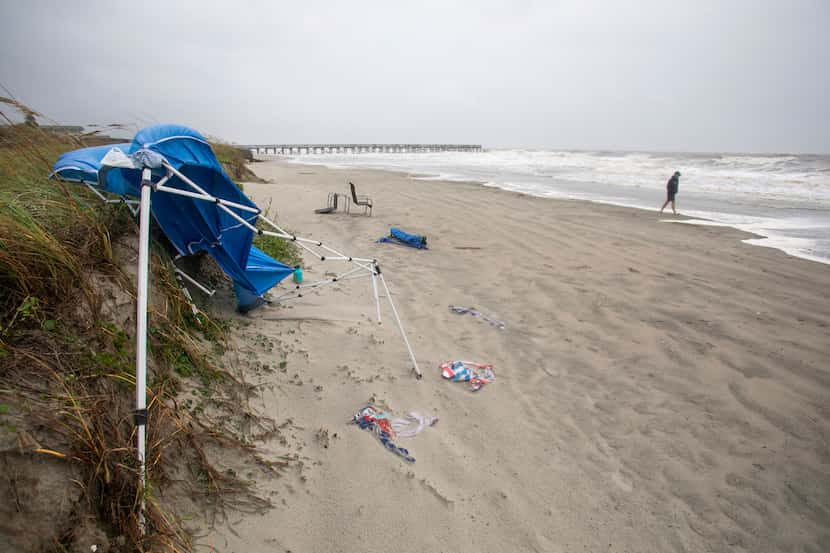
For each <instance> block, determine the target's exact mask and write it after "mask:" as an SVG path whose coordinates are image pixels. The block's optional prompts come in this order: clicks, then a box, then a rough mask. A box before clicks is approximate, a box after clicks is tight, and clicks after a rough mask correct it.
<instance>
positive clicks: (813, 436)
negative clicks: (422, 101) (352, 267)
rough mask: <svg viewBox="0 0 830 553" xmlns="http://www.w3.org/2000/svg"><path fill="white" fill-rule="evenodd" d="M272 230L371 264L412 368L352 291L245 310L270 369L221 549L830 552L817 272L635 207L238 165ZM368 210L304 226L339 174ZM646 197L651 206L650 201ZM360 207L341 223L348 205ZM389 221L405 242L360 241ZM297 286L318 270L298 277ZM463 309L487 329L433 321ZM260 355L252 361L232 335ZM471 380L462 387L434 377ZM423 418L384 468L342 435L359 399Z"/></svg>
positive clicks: (829, 419) (373, 452)
mask: <svg viewBox="0 0 830 553" xmlns="http://www.w3.org/2000/svg"><path fill="white" fill-rule="evenodd" d="M255 170H256V171H257V173H258V174H259V175H260V176H262V177H264V178H268V179H272V180H273V181H274V183H273V184H248V185H246V191H247V192H249V193H251V194H252V195H253V196H254V197H255V198H256V200H257V201H258V203H260V205H262V204H263V203H265V204H267V203H268V202H267V200H268V199H269V198H271V199H273V207H274V208H275V209H276V212H277V216H278V220H279V222H280V223H281V224H283V225H284V226H286V227H287V228H290V229H293V230H295V231H296V232H298V233H300V234H303V235H306V236H311V237H314V238H319V239H322V240H324V241H327V242H330V243H331V244H332V245H336V246H337V247H339V248H341V249H343V250H347V251H348V253H350V254H352V255H365V256H369V257H377V258H378V259H379V260H380V261H381V265H382V267H383V269H384V274H385V275H386V277H387V279H388V282H389V284H390V288H391V290H392V293H393V295H394V299H395V301H396V302H397V305H398V308H399V310H400V313H401V317H402V318H403V320H404V323H405V325H406V327H407V329H408V331H409V333H410V340H411V342H412V345H413V348H414V350H415V353H416V355H417V356H418V359H419V362H420V364H421V369H422V370H423V371H424V374H425V376H424V378H423V380H420V381H419V380H416V379H415V378H414V377H413V375H412V374H411V373H410V371H409V370H408V367H409V361H408V358H407V355H406V351H405V349H404V346H403V343H402V342H401V340H400V338H399V337H398V335H397V330H396V328H395V326H394V325H393V324H391V314H390V313H389V312H388V311H385V312H384V323H383V324H382V325H378V324H377V323H376V322H375V321H374V312H375V307H374V303H373V299H372V290H371V285H370V281H350V282H343V283H338V284H337V285H336V286H334V287H330V288H328V289H326V290H320V291H319V292H313V293H311V294H309V296H308V297H306V298H303V299H302V300H299V301H295V302H291V303H289V304H286V305H285V306H272V307H267V308H264V309H260V310H259V311H257V312H254V313H253V314H252V315H251V316H250V317H247V318H245V320H246V321H249V322H250V325H249V326H247V327H246V336H247V340H248V341H247V342H246V343H244V344H243V349H246V348H247V349H249V350H250V351H254V352H257V355H259V356H260V358H262V359H264V360H266V361H269V362H273V363H276V362H277V361H280V360H282V361H284V362H285V365H284V367H283V369H284V370H281V371H276V372H274V373H273V374H268V375H264V376H262V377H261V380H260V383H261V384H263V386H264V388H263V390H264V392H263V396H262V398H261V404H260V405H259V407H260V409H261V410H262V411H263V412H265V413H266V414H268V415H270V416H272V417H274V418H275V419H276V420H277V421H278V423H281V424H283V440H282V441H281V442H279V441H274V442H270V443H268V444H266V445H265V449H266V451H269V452H271V453H273V454H285V453H290V454H296V455H297V460H298V462H297V463H296V465H295V468H294V469H293V470H292V471H289V472H288V473H286V474H285V475H284V476H283V477H282V478H279V479H275V480H273V481H268V482H261V483H260V486H261V487H262V489H263V491H265V492H266V493H268V494H270V496H271V498H272V500H273V501H274V503H275V504H276V508H275V509H273V510H272V511H270V512H268V513H266V514H264V515H261V516H260V515H246V516H242V515H239V516H235V517H231V520H230V521H229V522H228V523H227V524H226V525H224V526H220V527H218V528H216V529H215V530H214V531H213V532H212V533H211V534H209V535H208V536H207V537H206V538H204V539H203V540H202V543H203V545H204V546H205V548H206V549H207V548H208V547H214V548H216V549H217V550H219V551H236V552H239V553H242V552H246V553H248V552H251V551H293V552H301V551H320V552H323V551H325V552H328V551H344V552H347V551H348V552H351V551H353V552H357V551H384V552H386V551H396V552H407V551H412V552H424V551H447V552H456V551H457V552H462V551H471V552H472V551H476V552H481V551H494V552H495V551H546V552H547V551H551V552H565V551H603V552H605V551H613V552H668V551H689V552H698V551H747V552H760V551H793V552H795V551H799V552H801V551H804V552H810V553H819V552H823V551H830V446H828V439H830V437H828V436H830V293H828V290H830V267H828V266H826V265H820V264H815V263H812V262H808V261H803V260H798V259H794V258H790V257H787V256H786V255H784V254H783V253H781V252H778V251H775V250H769V249H766V248H759V247H752V246H749V245H746V244H742V243H741V242H740V240H741V239H743V238H747V237H748V235H745V234H742V233H739V232H737V231H732V230H730V229H725V228H718V227H696V226H689V225H673V224H666V223H661V222H660V220H661V218H665V217H666V216H661V215H658V214H656V213H650V212H644V211H636V210H629V209H624V208H616V207H612V206H602V205H594V204H588V203H583V202H575V201H574V202H571V201H554V200H545V199H539V198H530V197H526V196H521V195H518V194H513V193H507V192H503V191H499V190H496V189H491V188H485V187H482V186H478V185H473V184H465V183H444V182H436V181H422V180H413V179H410V178H408V177H407V176H406V175H398V174H392V173H385V172H376V171H345V170H343V171H341V170H330V169H324V168H319V167H314V168H309V167H302V166H294V165H287V164H281V163H279V162H267V163H260V164H257V165H256V166H255ZM348 180H352V181H353V182H355V183H357V184H358V190H359V192H360V193H366V194H369V195H370V196H372V197H373V199H374V201H375V213H374V216H373V217H364V216H362V215H358V214H353V215H346V214H344V213H341V212H338V213H335V214H331V215H318V214H315V213H313V209H314V208H317V207H322V206H323V205H325V202H326V195H327V193H328V192H331V191H339V192H345V191H346V190H347V182H348ZM659 202H660V198H655V205H656V204H658V203H659ZM355 213H357V212H355ZM390 226H399V227H401V228H403V229H405V230H407V231H410V232H415V233H421V234H425V235H427V236H428V239H429V246H430V249H429V250H428V251H417V250H412V249H407V248H402V247H396V246H393V245H383V244H376V243H374V241H375V240H376V239H377V238H378V237H380V236H382V235H385V234H386V233H387V232H388V230H389V227H390ZM308 263H309V266H308V267H307V269H306V271H305V273H306V278H309V279H316V278H320V277H322V276H323V275H324V274H325V272H326V271H331V270H337V268H332V267H328V264H326V263H322V262H320V261H315V260H309V261H308ZM449 305H462V306H468V307H474V308H476V309H478V310H479V311H481V312H482V313H485V314H487V315H489V316H492V317H493V318H495V319H498V320H501V321H504V323H505V328H504V330H499V329H498V328H496V327H494V326H492V325H490V324H488V323H487V321H485V320H483V319H481V318H475V317H472V316H469V315H459V314H455V313H452V312H451V311H450V310H449V308H448V306H449ZM258 335H259V336H266V337H267V338H268V339H269V340H272V341H273V343H274V344H276V349H275V350H273V351H268V350H263V349H262V348H258V347H257V345H256V344H255V342H254V337H255V336H258ZM450 359H470V360H475V361H481V362H487V363H492V364H493V365H494V367H495V372H496V376H497V380H496V382H494V383H492V384H489V385H487V386H485V388H484V389H482V390H481V391H479V392H478V393H472V392H470V391H469V390H468V389H467V387H466V386H465V385H464V384H463V383H450V382H447V381H444V380H443V379H441V377H440V371H439V369H438V365H439V364H440V363H442V362H444V361H447V360H450ZM370 399H371V400H375V401H378V402H382V403H384V404H385V405H387V406H388V407H389V408H390V409H392V410H394V411H395V412H398V413H405V412H406V411H409V410H413V409H414V410H420V411H422V412H425V413H430V414H433V415H435V416H438V417H439V419H440V420H439V422H438V423H437V424H436V425H435V426H434V427H432V428H429V429H427V430H425V431H424V432H423V433H421V434H419V435H418V436H416V437H414V438H411V439H407V440H404V439H401V441H400V443H401V445H405V446H406V447H407V448H409V450H410V451H411V452H412V454H413V455H414V456H415V457H416V459H417V461H416V462H415V463H413V464H409V463H405V462H404V461H402V460H400V459H399V458H398V457H396V456H394V455H393V454H391V453H390V452H388V451H386V450H385V449H384V448H383V447H382V446H381V445H380V443H379V442H378V441H377V439H375V437H373V436H372V435H371V434H370V433H368V432H364V431H361V430H359V429H358V428H357V427H355V426H353V425H349V424H347V421H349V419H350V418H351V415H352V414H353V413H354V412H355V411H356V410H357V409H358V408H360V407H361V406H362V405H364V404H365V403H366V402H367V401H369V400H370Z"/></svg>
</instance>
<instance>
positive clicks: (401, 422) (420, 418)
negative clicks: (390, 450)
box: [392, 411, 438, 438]
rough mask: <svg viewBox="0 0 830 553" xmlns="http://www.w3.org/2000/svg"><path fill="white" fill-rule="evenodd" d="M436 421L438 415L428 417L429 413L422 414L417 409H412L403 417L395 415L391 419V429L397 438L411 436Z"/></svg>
mask: <svg viewBox="0 0 830 553" xmlns="http://www.w3.org/2000/svg"><path fill="white" fill-rule="evenodd" d="M436 422H438V417H430V416H429V415H422V414H420V413H418V412H417V411H412V412H409V413H407V414H406V416H405V417H396V418H394V419H392V430H394V431H395V435H397V436H398V437H399V438H411V437H412V436H415V435H417V434H420V433H421V431H422V430H424V429H425V428H427V427H429V426H432V425H434V424H435V423H436Z"/></svg>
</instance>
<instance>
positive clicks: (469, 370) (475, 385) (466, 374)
mask: <svg viewBox="0 0 830 553" xmlns="http://www.w3.org/2000/svg"><path fill="white" fill-rule="evenodd" d="M440 368H441V376H443V377H444V378H446V379H447V380H451V381H453V382H469V383H470V389H471V390H472V391H474V392H476V391H478V390H480V389H481V387H482V386H484V385H485V384H489V383H491V382H493V381H494V380H495V379H496V375H495V373H494V372H493V365H486V364H483V363H474V362H473V361H447V362H446V363H444V364H442V365H441V367H440Z"/></svg>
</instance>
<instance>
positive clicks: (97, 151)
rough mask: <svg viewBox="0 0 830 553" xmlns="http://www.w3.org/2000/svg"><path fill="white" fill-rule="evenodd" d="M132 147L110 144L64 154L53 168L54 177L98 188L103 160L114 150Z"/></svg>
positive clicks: (124, 149)
mask: <svg viewBox="0 0 830 553" xmlns="http://www.w3.org/2000/svg"><path fill="white" fill-rule="evenodd" d="M129 146H130V144H129V143H126V144H108V145H106V146H93V147H92V148H81V149H80V150H72V151H71V152H66V153H65V154H62V155H61V156H60V157H59V158H58V161H56V162H55V166H54V167H53V168H52V176H58V177H60V179H61V180H65V181H71V182H85V183H87V184H92V185H94V186H98V170H99V169H101V159H102V158H103V157H104V156H105V155H107V152H109V151H110V150H111V149H113V148H119V149H121V150H122V151H126V150H127V148H128V147H129Z"/></svg>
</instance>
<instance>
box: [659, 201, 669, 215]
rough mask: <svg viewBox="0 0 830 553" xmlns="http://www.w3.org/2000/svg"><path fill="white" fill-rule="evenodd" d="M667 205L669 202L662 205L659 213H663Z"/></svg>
mask: <svg viewBox="0 0 830 553" xmlns="http://www.w3.org/2000/svg"><path fill="white" fill-rule="evenodd" d="M667 205H669V200H666V202H665V203H664V204H663V207H661V208H660V213H663V210H664V209H666V206H667Z"/></svg>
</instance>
